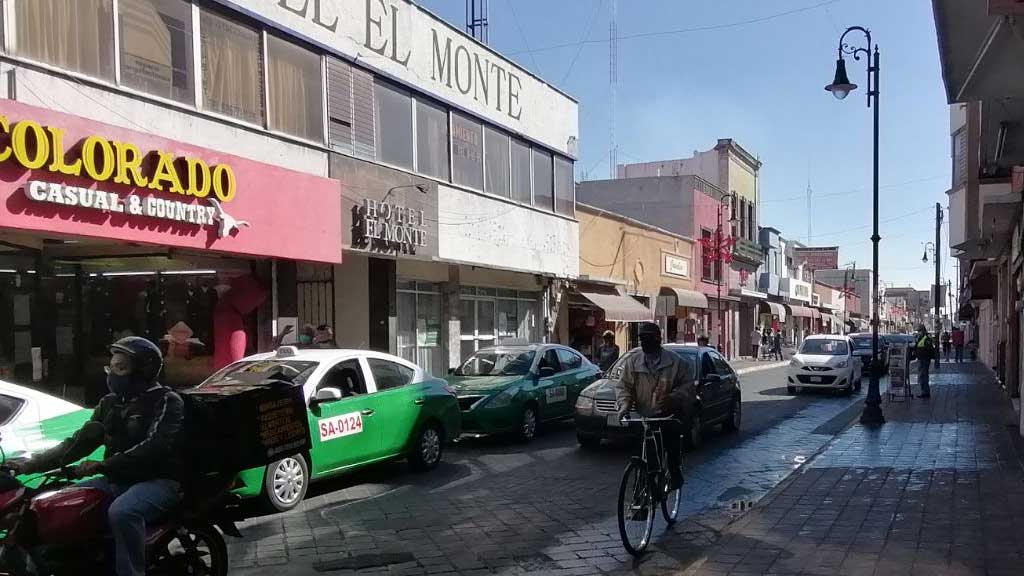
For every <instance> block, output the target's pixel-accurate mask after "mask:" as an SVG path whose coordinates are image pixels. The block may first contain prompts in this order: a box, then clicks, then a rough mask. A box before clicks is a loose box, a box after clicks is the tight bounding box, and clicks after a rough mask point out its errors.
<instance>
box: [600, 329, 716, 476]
mask: <svg viewBox="0 0 1024 576" xmlns="http://www.w3.org/2000/svg"><path fill="white" fill-rule="evenodd" d="M638 335H639V338H640V347H641V349H642V350H643V353H642V354H633V355H631V356H627V360H626V362H625V364H623V367H622V375H621V376H620V377H619V386H618V390H617V396H618V411H619V417H620V418H624V417H625V416H626V415H628V414H629V412H630V411H631V410H634V409H635V410H636V411H637V412H639V413H640V414H641V415H642V416H648V417H664V416H675V417H676V418H677V419H679V421H678V422H677V421H673V420H670V421H667V422H664V423H661V431H662V436H663V438H664V441H665V451H666V452H667V453H668V469H669V475H670V477H671V480H672V488H673V489H676V488H679V487H680V486H682V485H683V471H682V461H681V453H680V435H681V434H682V427H681V422H685V421H686V420H687V417H688V415H689V414H690V413H691V412H692V407H693V404H694V401H695V400H696V397H697V393H696V387H695V385H694V382H693V377H694V375H693V372H692V371H691V370H689V369H687V367H686V364H685V363H683V361H682V359H681V358H679V356H677V355H676V354H675V353H674V352H669V351H668V350H665V349H664V348H663V347H662V346H661V327H660V326H658V325H657V324H654V323H652V322H644V323H643V324H641V325H640V328H639V330H638Z"/></svg>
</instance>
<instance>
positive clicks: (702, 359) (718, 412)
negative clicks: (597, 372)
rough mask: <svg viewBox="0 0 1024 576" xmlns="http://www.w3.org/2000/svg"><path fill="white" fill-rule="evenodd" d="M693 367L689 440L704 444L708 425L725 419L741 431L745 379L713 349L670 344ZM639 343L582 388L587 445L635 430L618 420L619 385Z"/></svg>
mask: <svg viewBox="0 0 1024 576" xmlns="http://www.w3.org/2000/svg"><path fill="white" fill-rule="evenodd" d="M665 349H666V350H668V351H670V352H674V353H675V354H677V355H678V356H679V357H680V358H681V359H682V360H683V362H684V363H686V365H687V366H688V367H689V368H690V370H691V374H692V375H693V378H694V380H695V382H696V385H697V396H698V398H699V400H698V405H697V407H696V410H695V412H694V414H695V417H694V418H693V419H692V421H691V422H689V426H688V432H687V434H686V438H685V440H686V441H687V444H688V445H690V446H691V447H697V446H699V445H700V444H701V439H702V436H703V432H704V430H706V429H707V428H710V427H711V426H715V425H717V424H721V425H722V428H723V429H724V430H726V431H729V432H735V431H736V430H739V427H740V421H741V419H742V404H741V402H740V400H741V397H740V382H739V377H738V376H737V375H736V371H735V370H733V369H732V367H731V366H730V365H729V362H728V361H726V359H725V358H723V357H722V355H721V354H719V353H718V351H717V350H715V349H713V348H698V347H697V346H687V345H683V344H667V345H666V346H665ZM642 353H643V351H641V350H640V348H634V349H632V350H630V351H629V352H627V353H626V354H624V355H623V356H622V358H619V360H618V362H616V363H615V365H614V366H612V368H611V370H609V371H608V372H607V373H606V374H605V375H604V377H603V378H601V379H600V380H598V381H596V382H594V383H593V384H591V385H590V386H588V387H586V388H584V389H583V392H581V393H580V395H579V397H578V398H577V400H576V438H577V439H578V440H579V443H580V445H581V446H583V447H585V448H590V447H595V446H597V445H599V444H600V443H601V440H602V439H606V438H607V439H612V438H629V437H632V436H633V435H635V434H636V430H634V429H632V428H629V427H625V426H623V425H622V424H621V423H620V422H619V417H618V410H617V407H616V402H615V394H616V386H617V385H618V379H619V377H620V376H621V375H622V366H623V363H624V362H625V360H626V358H628V357H629V356H632V355H633V354H642Z"/></svg>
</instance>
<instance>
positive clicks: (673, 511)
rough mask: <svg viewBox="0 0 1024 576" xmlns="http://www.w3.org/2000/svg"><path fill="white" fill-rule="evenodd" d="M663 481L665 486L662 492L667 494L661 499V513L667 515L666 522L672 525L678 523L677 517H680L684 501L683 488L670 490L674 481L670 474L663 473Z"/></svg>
mask: <svg viewBox="0 0 1024 576" xmlns="http://www.w3.org/2000/svg"><path fill="white" fill-rule="evenodd" d="M661 481H662V482H664V484H663V486H664V487H665V488H664V490H663V491H662V494H664V495H665V497H664V498H662V499H661V515H662V516H664V517H665V522H668V525H669V526H671V525H673V524H675V523H676V519H678V518H679V505H680V504H681V503H682V501H683V489H682V487H679V488H677V489H676V490H670V489H669V486H670V485H671V483H672V479H671V477H670V476H669V475H668V474H662V478H661Z"/></svg>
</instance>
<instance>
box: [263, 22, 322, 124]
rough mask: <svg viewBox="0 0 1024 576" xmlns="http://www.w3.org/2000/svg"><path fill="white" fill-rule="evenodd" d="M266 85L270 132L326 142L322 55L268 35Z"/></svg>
mask: <svg viewBox="0 0 1024 576" xmlns="http://www.w3.org/2000/svg"><path fill="white" fill-rule="evenodd" d="M267 86H268V87H269V93H268V99H267V100H268V105H269V107H270V110H269V114H267V116H268V119H269V122H268V124H269V126H270V129H271V130H277V131H280V132H284V133H286V134H291V135H292V136H298V137H299V138H305V139H306V140H313V141H314V142H323V140H324V109H323V83H322V82H321V74H320V55H319V54H316V53H315V52H312V51H310V50H306V49H305V48H300V47H299V46H296V45H295V44H292V43H290V42H286V41H285V40H282V39H280V38H277V37H276V36H271V35H268V36H267Z"/></svg>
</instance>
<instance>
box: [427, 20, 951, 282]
mask: <svg viewBox="0 0 1024 576" xmlns="http://www.w3.org/2000/svg"><path fill="white" fill-rule="evenodd" d="M612 1H613V0H489V27H488V33H489V37H490V38H489V39H490V45H491V47H492V48H494V49H496V50H497V51H499V52H500V53H502V54H503V55H505V56H506V57H510V58H512V59H513V60H515V61H516V62H517V63H519V64H520V65H522V66H524V67H525V68H527V69H529V70H530V71H531V72H533V73H535V74H537V75H539V76H540V77H541V78H543V79H544V80H546V81H547V82H549V83H550V84H553V85H555V86H557V87H559V88H560V89H562V90H564V91H566V92H567V93H569V94H570V95H572V96H573V97H574V98H576V99H577V100H578V101H579V116H580V118H579V120H580V138H579V147H580V158H579V161H578V162H577V164H576V176H577V179H578V180H579V179H583V178H587V179H601V178H607V177H608V176H609V162H608V156H609V154H608V152H609V150H610V149H611V120H612V114H611V100H612V99H611V98H610V94H611V89H610V83H609V43H608V37H609V23H610V21H611V12H612ZM420 3H421V4H422V5H424V6H425V7H427V8H428V9H430V10H432V11H434V12H435V13H436V14H438V15H440V16H442V17H443V18H445V19H447V20H449V21H450V22H452V23H453V24H455V25H457V26H459V27H464V25H465V1H464V0H420ZM616 22H617V30H618V34H617V36H618V38H619V41H618V59H617V60H618V88H617V90H616V94H617V97H616V107H615V108H616V111H615V134H616V138H615V140H616V142H617V144H618V161H619V163H629V162H647V161H653V160H664V159H672V158H682V157H688V156H691V155H692V154H693V152H694V151H695V150H708V149H710V148H712V147H713V146H714V145H715V143H716V141H717V140H718V139H719V138H733V139H735V140H736V141H737V142H738V143H739V144H740V145H741V146H743V147H744V148H745V149H747V150H748V151H750V152H751V153H752V154H754V155H756V156H758V157H759V158H760V160H761V161H762V162H763V166H762V168H761V193H762V199H763V200H762V205H761V221H760V224H761V225H762V226H772V227H774V228H777V229H779V230H780V231H781V232H782V234H783V236H784V237H787V238H791V239H796V240H799V241H801V242H805V243H807V241H808V239H807V235H808V227H807V223H808V220H810V221H811V222H812V237H811V242H810V243H811V245H816V246H832V245H838V246H839V247H840V251H839V256H840V264H841V265H842V264H846V263H849V262H856V265H857V267H858V268H870V267H871V241H870V236H871V151H872V125H871V119H872V116H871V110H870V109H869V108H868V107H867V97H866V92H865V87H866V84H867V70H866V68H867V64H866V61H865V60H864V59H861V60H860V61H859V62H857V61H854V60H852V59H850V57H847V70H848V72H849V75H850V80H851V81H852V82H853V83H855V84H858V85H859V86H860V88H859V89H858V90H856V91H855V92H853V93H852V94H851V95H850V96H849V97H847V98H846V100H843V101H838V100H836V99H835V98H833V96H832V95H831V94H829V93H828V92H826V91H825V90H824V86H825V85H826V84H828V83H829V82H831V80H832V77H833V75H834V72H835V60H836V57H837V48H838V43H839V37H840V35H841V34H842V31H843V30H845V29H846V27H848V26H854V25H857V26H863V27H865V28H868V29H870V30H871V33H872V39H873V40H874V41H875V42H876V43H877V44H878V47H879V51H880V58H881V67H880V70H881V95H880V99H881V106H880V108H879V113H880V153H879V154H880V156H879V158H880V160H879V162H880V164H879V174H880V176H879V184H880V212H879V213H880V216H879V218H880V234H881V236H882V242H881V245H880V260H879V262H880V264H879V269H880V274H879V278H880V281H881V282H882V284H883V285H890V286H892V285H897V286H905V285H908V284H910V285H913V286H915V287H916V288H918V289H927V288H928V286H930V285H931V283H932V282H933V279H934V265H933V264H932V262H933V260H932V257H931V255H930V254H929V262H928V264H925V263H922V261H921V256H922V253H923V251H924V249H925V246H924V243H925V242H926V241H934V238H935V203H936V202H941V203H942V205H943V210H944V211H945V207H946V205H947V198H946V194H945V191H946V190H947V189H948V188H949V182H950V178H951V173H950V172H951V160H950V137H949V107H948V105H947V104H946V101H945V96H944V91H943V84H942V78H941V70H940V66H939V57H938V48H937V44H936V40H935V24H934V21H933V17H932V9H931V2H929V1H928V0H895V1H894V0H831V1H828V0H618V1H617V18H616ZM694 29H697V30H694ZM847 41H848V42H858V43H863V36H855V35H854V34H853V33H851V34H850V35H849V36H847ZM808 183H809V184H810V187H811V189H812V198H813V200H812V206H811V213H810V217H809V216H808V210H807V200H806V193H807V187H808ZM947 230H948V226H947V225H943V231H942V246H943V249H942V251H941V252H942V255H943V261H942V267H943V271H942V276H943V283H945V281H946V279H947V278H949V277H950V272H951V271H952V270H953V268H952V266H953V262H954V261H953V260H952V259H951V258H949V250H948V243H947Z"/></svg>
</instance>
